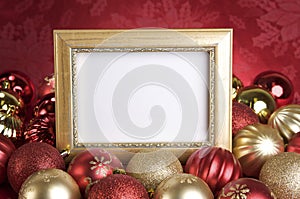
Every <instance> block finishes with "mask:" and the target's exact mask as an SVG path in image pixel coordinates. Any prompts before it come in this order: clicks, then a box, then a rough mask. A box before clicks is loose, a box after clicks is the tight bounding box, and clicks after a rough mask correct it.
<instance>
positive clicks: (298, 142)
mask: <svg viewBox="0 0 300 199" xmlns="http://www.w3.org/2000/svg"><path fill="white" fill-rule="evenodd" d="M286 151H287V152H296V153H300V132H298V133H296V134H294V135H293V137H292V138H291V139H290V141H289V143H288V145H287V146H286Z"/></svg>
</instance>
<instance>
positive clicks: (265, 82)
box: [253, 71, 294, 107]
mask: <svg viewBox="0 0 300 199" xmlns="http://www.w3.org/2000/svg"><path fill="white" fill-rule="evenodd" d="M253 84H254V85H258V86H260V87H263V88H265V89H267V90H268V91H269V92H270V93H271V94H272V95H273V97H274V98H275V101H276V104H277V107H280V106H283V105H287V104H290V103H292V101H293V97H294V88H293V84H292V82H291V80H289V78H288V77H286V76H285V75H283V74H282V73H279V72H276V71H266V72H263V73H260V74H259V75H257V76H256V78H255V79H254V81H253Z"/></svg>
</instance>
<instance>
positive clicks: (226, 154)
mask: <svg viewBox="0 0 300 199" xmlns="http://www.w3.org/2000/svg"><path fill="white" fill-rule="evenodd" d="M185 172H186V173H190V174H193V175H195V176H198V177H200V178H201V179H202V180H204V181H205V182H206V183H207V184H208V186H209V187H210V189H211V190H212V192H213V193H214V194H215V195H216V194H217V193H218V192H219V191H220V190H221V189H222V187H223V186H224V185H225V184H227V183H228V182H230V181H232V180H235V179H238V178H240V177H241V175H242V169H241V165H240V163H239V161H238V160H237V159H236V158H235V157H234V155H233V154H232V153H231V152H230V151H228V150H226V149H223V148H220V147H203V148H201V149H198V150H197V151H195V152H194V153H193V154H192V155H191V156H190V157H189V158H188V160H187V162H186V165H185Z"/></svg>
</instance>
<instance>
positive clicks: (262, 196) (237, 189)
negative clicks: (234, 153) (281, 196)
mask: <svg viewBox="0 0 300 199" xmlns="http://www.w3.org/2000/svg"><path fill="white" fill-rule="evenodd" d="M233 198H234V199H235V198H236V199H237V198H240V199H242V198H245V199H275V198H276V197H275V196H274V194H273V192H272V191H271V190H270V189H269V188H268V187H267V185H265V184H264V183H263V182H261V181H259V180H256V179H254V178H240V179H237V180H233V181H231V182H229V183H228V184H226V185H225V186H224V187H223V189H222V191H221V192H220V194H219V196H218V199H233Z"/></svg>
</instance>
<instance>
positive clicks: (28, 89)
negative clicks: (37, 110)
mask: <svg viewBox="0 0 300 199" xmlns="http://www.w3.org/2000/svg"><path fill="white" fill-rule="evenodd" d="M7 80H8V82H9V83H10V89H11V90H12V91H13V92H15V93H18V94H19V96H20V97H21V98H22V99H23V100H24V103H25V104H30V103H31V102H32V100H33V99H34V97H35V90H34V86H33V83H32V82H31V80H30V78H29V77H28V76H27V75H25V74H23V73H21V72H19V71H10V72H5V73H2V74H0V88H1V86H2V82H3V81H7Z"/></svg>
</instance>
